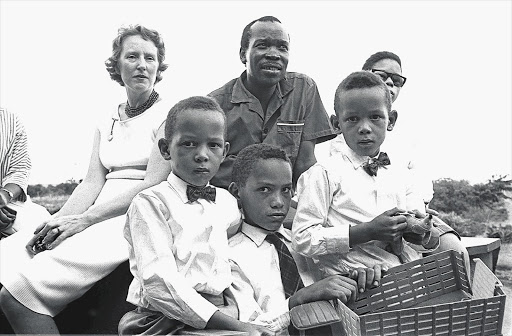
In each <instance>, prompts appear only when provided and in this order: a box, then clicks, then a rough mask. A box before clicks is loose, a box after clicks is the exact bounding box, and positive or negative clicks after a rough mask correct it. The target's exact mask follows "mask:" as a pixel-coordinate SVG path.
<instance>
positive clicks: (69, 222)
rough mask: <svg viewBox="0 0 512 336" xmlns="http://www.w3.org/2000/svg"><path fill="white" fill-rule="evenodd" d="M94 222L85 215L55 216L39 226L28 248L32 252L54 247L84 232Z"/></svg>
mask: <svg viewBox="0 0 512 336" xmlns="http://www.w3.org/2000/svg"><path fill="white" fill-rule="evenodd" d="M92 224H93V222H92V221H91V220H89V219H88V218H87V217H86V216H84V215H69V216H61V217H53V218H51V219H50V220H48V221H45V222H43V223H42V224H41V225H39V226H38V227H37V229H36V230H35V231H34V237H32V239H30V241H29V242H28V243H27V245H26V249H27V250H28V251H29V252H30V253H32V254H37V253H39V252H42V251H44V250H46V249H54V248H55V247H57V246H58V245H59V244H60V243H62V242H63V241H64V240H65V239H67V238H69V237H71V236H74V235H75V234H77V233H79V232H82V231H83V230H85V229H87V228H88V227H89V226H91V225H92Z"/></svg>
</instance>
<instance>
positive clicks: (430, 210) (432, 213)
mask: <svg viewBox="0 0 512 336" xmlns="http://www.w3.org/2000/svg"><path fill="white" fill-rule="evenodd" d="M425 211H426V212H427V214H429V215H432V216H438V217H439V212H437V211H435V210H434V209H430V208H429V207H428V204H426V205H425Z"/></svg>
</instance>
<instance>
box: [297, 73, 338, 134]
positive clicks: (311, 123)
mask: <svg viewBox="0 0 512 336" xmlns="http://www.w3.org/2000/svg"><path fill="white" fill-rule="evenodd" d="M308 79H309V82H308V83H307V84H309V85H306V101H307V107H306V118H305V122H304V131H303V133H302V141H310V140H316V143H321V142H324V141H327V140H330V139H333V138H335V137H336V132H335V131H334V130H333V128H332V126H331V123H330V121H329V116H328V115H327V112H326V111H325V108H324V104H323V103H322V99H321V98H320V93H319V92H318V88H317V86H316V83H315V82H314V81H313V80H312V79H311V78H308Z"/></svg>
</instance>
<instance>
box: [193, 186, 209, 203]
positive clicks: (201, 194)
mask: <svg viewBox="0 0 512 336" xmlns="http://www.w3.org/2000/svg"><path fill="white" fill-rule="evenodd" d="M215 196H216V190H215V188H213V187H195V186H191V185H188V186H187V198H188V200H189V201H190V202H195V201H197V200H198V199H200V198H204V199H205V200H207V201H210V202H215Z"/></svg>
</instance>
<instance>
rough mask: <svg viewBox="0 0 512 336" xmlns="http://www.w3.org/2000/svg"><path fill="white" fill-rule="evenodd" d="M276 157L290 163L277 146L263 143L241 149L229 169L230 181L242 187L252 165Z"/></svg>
mask: <svg viewBox="0 0 512 336" xmlns="http://www.w3.org/2000/svg"><path fill="white" fill-rule="evenodd" d="M269 159H277V160H283V161H285V162H288V164H290V169H291V165H292V164H291V162H290V160H289V159H288V156H287V155H286V153H285V152H284V151H283V150H282V149H281V148H279V147H277V146H274V145H269V144H264V143H259V144H254V145H250V146H247V147H245V148H244V149H242V150H241V151H240V152H239V153H238V155H237V157H236V159H235V162H234V163H233V170H232V171H231V181H232V182H235V183H236V184H237V185H238V186H240V187H243V186H245V183H246V182H247V179H248V178H249V176H250V175H251V173H252V171H253V170H254V166H255V165H256V163H257V162H258V161H260V160H269Z"/></svg>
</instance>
